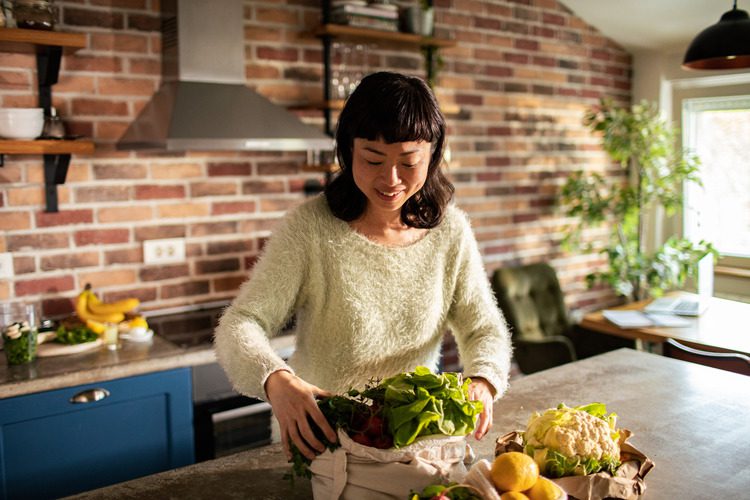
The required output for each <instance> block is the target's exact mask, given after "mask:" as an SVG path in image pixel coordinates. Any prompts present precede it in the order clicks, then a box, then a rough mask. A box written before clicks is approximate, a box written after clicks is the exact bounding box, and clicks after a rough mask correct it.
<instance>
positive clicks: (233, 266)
mask: <svg viewBox="0 0 750 500" xmlns="http://www.w3.org/2000/svg"><path fill="white" fill-rule="evenodd" d="M239 270H240V260H239V259H238V258H228V259H219V260H199V261H198V262H196V263H195V272H196V274H216V273H227V272H231V271H239Z"/></svg>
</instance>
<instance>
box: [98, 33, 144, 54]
mask: <svg viewBox="0 0 750 500" xmlns="http://www.w3.org/2000/svg"><path fill="white" fill-rule="evenodd" d="M90 36H91V48H92V49H93V50H104V51H110V50H114V51H117V52H123V53H146V52H148V40H149V39H148V37H147V36H145V35H130V34H121V33H92V34H91V35H90Z"/></svg>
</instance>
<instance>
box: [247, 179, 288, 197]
mask: <svg viewBox="0 0 750 500" xmlns="http://www.w3.org/2000/svg"><path fill="white" fill-rule="evenodd" d="M284 191H285V190H284V181H281V180H275V179H273V180H266V179H257V180H255V179H251V180H249V181H247V182H243V183H242V194H266V193H283V192H284Z"/></svg>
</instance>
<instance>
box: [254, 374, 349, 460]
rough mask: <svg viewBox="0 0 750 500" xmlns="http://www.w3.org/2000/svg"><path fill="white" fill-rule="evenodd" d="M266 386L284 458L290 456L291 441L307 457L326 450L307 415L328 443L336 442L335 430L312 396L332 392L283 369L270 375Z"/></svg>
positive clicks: (328, 394) (325, 394)
mask: <svg viewBox="0 0 750 500" xmlns="http://www.w3.org/2000/svg"><path fill="white" fill-rule="evenodd" d="M265 387H266V395H267V396H268V402H269V403H271V407H272V408H273V414H274V415H275V416H276V419H277V420H278V421H279V428H280V429H281V444H282V446H283V447H284V453H285V454H286V457H287V459H291V458H292V452H291V450H290V448H289V441H290V440H291V442H292V443H294V444H295V446H297V448H298V449H299V451H300V452H301V453H302V454H303V455H304V456H305V457H307V458H309V459H310V460H313V459H314V458H315V455H316V451H317V453H322V452H324V451H325V449H326V448H325V445H324V444H323V443H322V442H320V440H319V439H318V438H316V437H315V434H314V432H313V430H312V428H311V426H310V420H308V416H309V417H310V419H312V421H313V422H314V423H315V424H316V425H317V426H318V427H319V428H320V429H321V430H322V431H323V434H325V436H326V437H327V438H328V440H329V441H330V442H332V443H335V442H336V441H337V437H336V433H335V432H334V430H333V428H331V426H330V424H329V423H328V420H326V418H325V416H324V415H323V412H321V411H320V408H318V404H317V402H316V401H315V396H330V395H331V393H329V392H327V391H324V390H323V389H320V388H319V387H316V386H314V385H312V384H308V383H307V382H305V381H304V380H302V379H301V378H299V377H297V376H296V375H293V374H292V373H290V372H288V371H286V370H279V371H276V372H274V373H272V374H271V375H269V376H268V378H267V379H266V386H265Z"/></svg>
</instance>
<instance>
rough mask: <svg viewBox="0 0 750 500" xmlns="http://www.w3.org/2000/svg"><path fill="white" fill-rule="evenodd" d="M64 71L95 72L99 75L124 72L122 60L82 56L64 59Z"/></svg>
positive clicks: (108, 57) (109, 57) (110, 57)
mask: <svg viewBox="0 0 750 500" xmlns="http://www.w3.org/2000/svg"><path fill="white" fill-rule="evenodd" d="M63 60H64V61H65V63H64V64H65V67H64V68H63V71H94V72H97V73H120V72H122V59H120V58H119V57H112V56H82V55H76V56H75V57H66V58H63Z"/></svg>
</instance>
